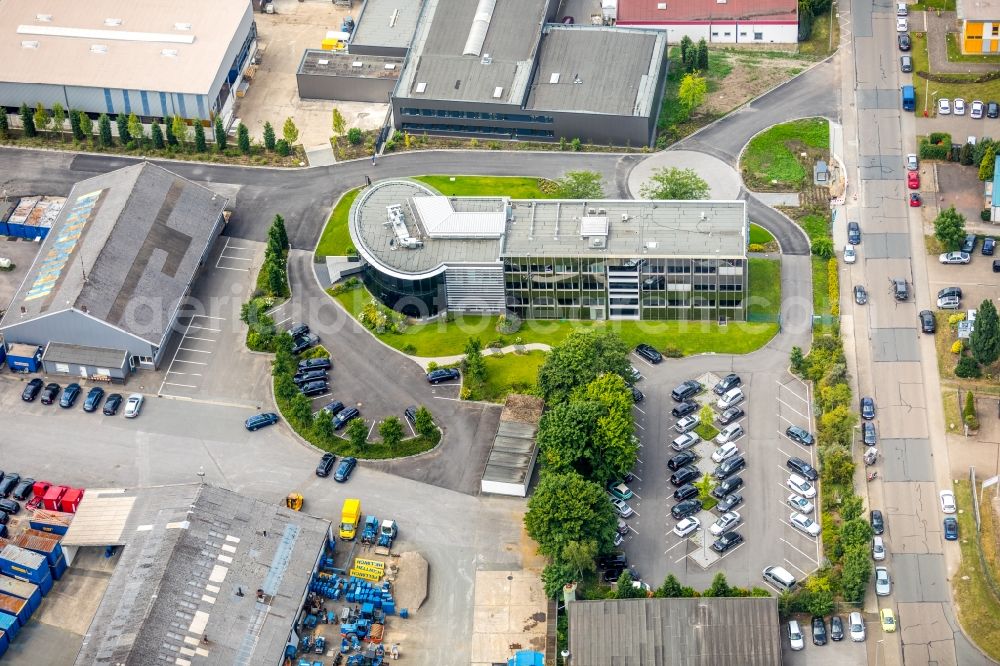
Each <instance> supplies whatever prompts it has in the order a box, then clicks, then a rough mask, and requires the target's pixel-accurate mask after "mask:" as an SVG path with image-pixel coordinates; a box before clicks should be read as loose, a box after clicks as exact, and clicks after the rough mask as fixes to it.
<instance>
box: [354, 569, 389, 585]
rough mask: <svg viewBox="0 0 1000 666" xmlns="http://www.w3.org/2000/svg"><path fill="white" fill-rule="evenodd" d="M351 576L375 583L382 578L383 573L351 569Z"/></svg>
mask: <svg viewBox="0 0 1000 666" xmlns="http://www.w3.org/2000/svg"><path fill="white" fill-rule="evenodd" d="M350 574H351V575H352V576H354V577H355V578H364V579H365V580H370V581H372V582H373V583H374V582H376V581H377V580H378V579H379V578H381V577H382V573H381V572H378V573H376V572H375V571H371V570H368V569H351V571H350Z"/></svg>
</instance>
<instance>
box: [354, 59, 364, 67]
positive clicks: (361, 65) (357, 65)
mask: <svg viewBox="0 0 1000 666" xmlns="http://www.w3.org/2000/svg"><path fill="white" fill-rule="evenodd" d="M364 66H365V64H364V63H363V62H361V61H360V60H355V61H354V62H352V63H351V67H364Z"/></svg>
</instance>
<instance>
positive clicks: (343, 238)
mask: <svg viewBox="0 0 1000 666" xmlns="http://www.w3.org/2000/svg"><path fill="white" fill-rule="evenodd" d="M360 193H361V188H360V187H359V188H356V189H353V190H349V191H347V192H344V195H343V196H342V197H341V198H340V201H339V202H337V206H336V208H334V209H333V212H332V213H330V219H329V220H328V221H327V223H326V227H324V228H323V235H322V236H320V238H319V244H318V245H317V246H316V256H317V257H343V256H345V255H347V254H349V253H350V250H351V249H353V248H354V244H353V243H352V242H351V234H350V232H349V231H348V230H347V214H348V213H350V212H351V204H353V203H354V200H355V199H357V198H358V194H360Z"/></svg>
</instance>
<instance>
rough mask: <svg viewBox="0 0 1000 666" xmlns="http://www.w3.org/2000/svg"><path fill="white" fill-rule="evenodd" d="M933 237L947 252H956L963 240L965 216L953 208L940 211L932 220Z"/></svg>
mask: <svg viewBox="0 0 1000 666" xmlns="http://www.w3.org/2000/svg"><path fill="white" fill-rule="evenodd" d="M934 237H935V238H937V239H938V241H939V242H940V243H941V245H943V246H944V249H946V250H948V251H949V252H952V251H954V250H957V249H958V248H959V247H961V245H962V240H963V239H964V238H965V216H964V215H962V214H961V213H959V212H958V211H957V210H955V207H954V206H952V207H950V208H947V209H945V210H943V211H941V212H940V213H939V214H938V216H937V217H936V218H935V219H934Z"/></svg>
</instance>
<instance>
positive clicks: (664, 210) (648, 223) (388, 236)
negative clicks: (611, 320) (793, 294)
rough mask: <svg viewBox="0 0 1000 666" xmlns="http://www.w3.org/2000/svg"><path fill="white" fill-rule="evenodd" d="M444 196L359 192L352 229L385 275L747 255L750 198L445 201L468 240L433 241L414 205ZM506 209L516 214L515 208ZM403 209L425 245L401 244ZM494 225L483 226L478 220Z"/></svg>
mask: <svg viewBox="0 0 1000 666" xmlns="http://www.w3.org/2000/svg"><path fill="white" fill-rule="evenodd" d="M431 196H437V197H441V194H439V193H438V192H435V191H434V190H432V189H431V188H429V187H428V186H426V185H424V184H422V183H417V182H415V181H404V180H387V181H381V182H378V183H376V184H375V185H374V186H373V187H371V188H369V189H367V190H365V191H364V192H362V194H361V196H359V197H358V198H357V199H356V200H355V202H354V205H353V206H352V207H351V213H350V221H349V224H350V232H351V238H352V240H353V241H354V245H355V247H356V248H357V249H358V251H359V252H360V254H361V256H362V257H363V258H364V259H365V260H366V261H368V262H369V263H370V264H374V265H376V266H378V267H379V268H380V270H382V271H383V272H386V273H390V274H394V275H397V276H399V277H405V278H408V279H415V278H417V277H429V276H430V275H433V274H435V273H438V272H440V271H442V270H444V269H445V268H446V267H447V266H448V265H484V264H494V265H495V264H497V263H498V262H499V261H500V260H501V258H502V257H509V256H510V257H517V256H535V257H539V256H547V257H581V256H593V257H625V258H641V257H693V258H719V259H726V258H739V257H743V256H745V254H746V247H747V239H746V236H745V234H746V204H745V203H744V202H743V201H702V200H697V201H641V200H632V199H627V200H602V201H578V200H556V199H533V200H510V199H507V198H506V197H447V198H442V201H444V202H447V204H448V205H450V207H451V208H452V209H453V210H454V211H456V212H463V213H480V214H482V215H478V216H477V215H469V216H468V218H470V220H469V237H466V238H462V237H454V236H455V235H460V234H454V233H452V236H446V237H432V236H431V235H429V234H428V231H427V229H426V228H424V226H423V225H422V224H421V222H420V216H419V215H418V210H417V207H416V206H414V205H413V200H414V199H416V198H418V197H431ZM508 204H509V208H508ZM392 205H400V206H402V210H403V217H404V219H405V221H406V231H407V232H408V235H409V236H410V237H412V238H413V239H415V240H418V241H420V242H421V243H422V246H421V247H417V248H413V249H408V248H405V247H401V246H400V244H399V243H398V242H397V241H398V234H397V233H395V232H394V230H393V228H392V226H391V225H390V224H389V223H388V216H387V207H388V206H392ZM501 212H502V213H503V214H505V215H506V216H507V217H506V222H505V223H504V225H503V226H504V229H503V231H502V232H498V233H499V234H500V236H499V237H498V238H495V239H494V238H474V237H472V236H474V235H481V234H482V231H481V230H482V229H483V227H484V226H486V227H488V228H492V223H491V220H492V217H493V216H495V215H497V214H499V213H501ZM486 217H489V218H491V219H490V220H487V221H486V223H482V222H481V220H480V218H486Z"/></svg>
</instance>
